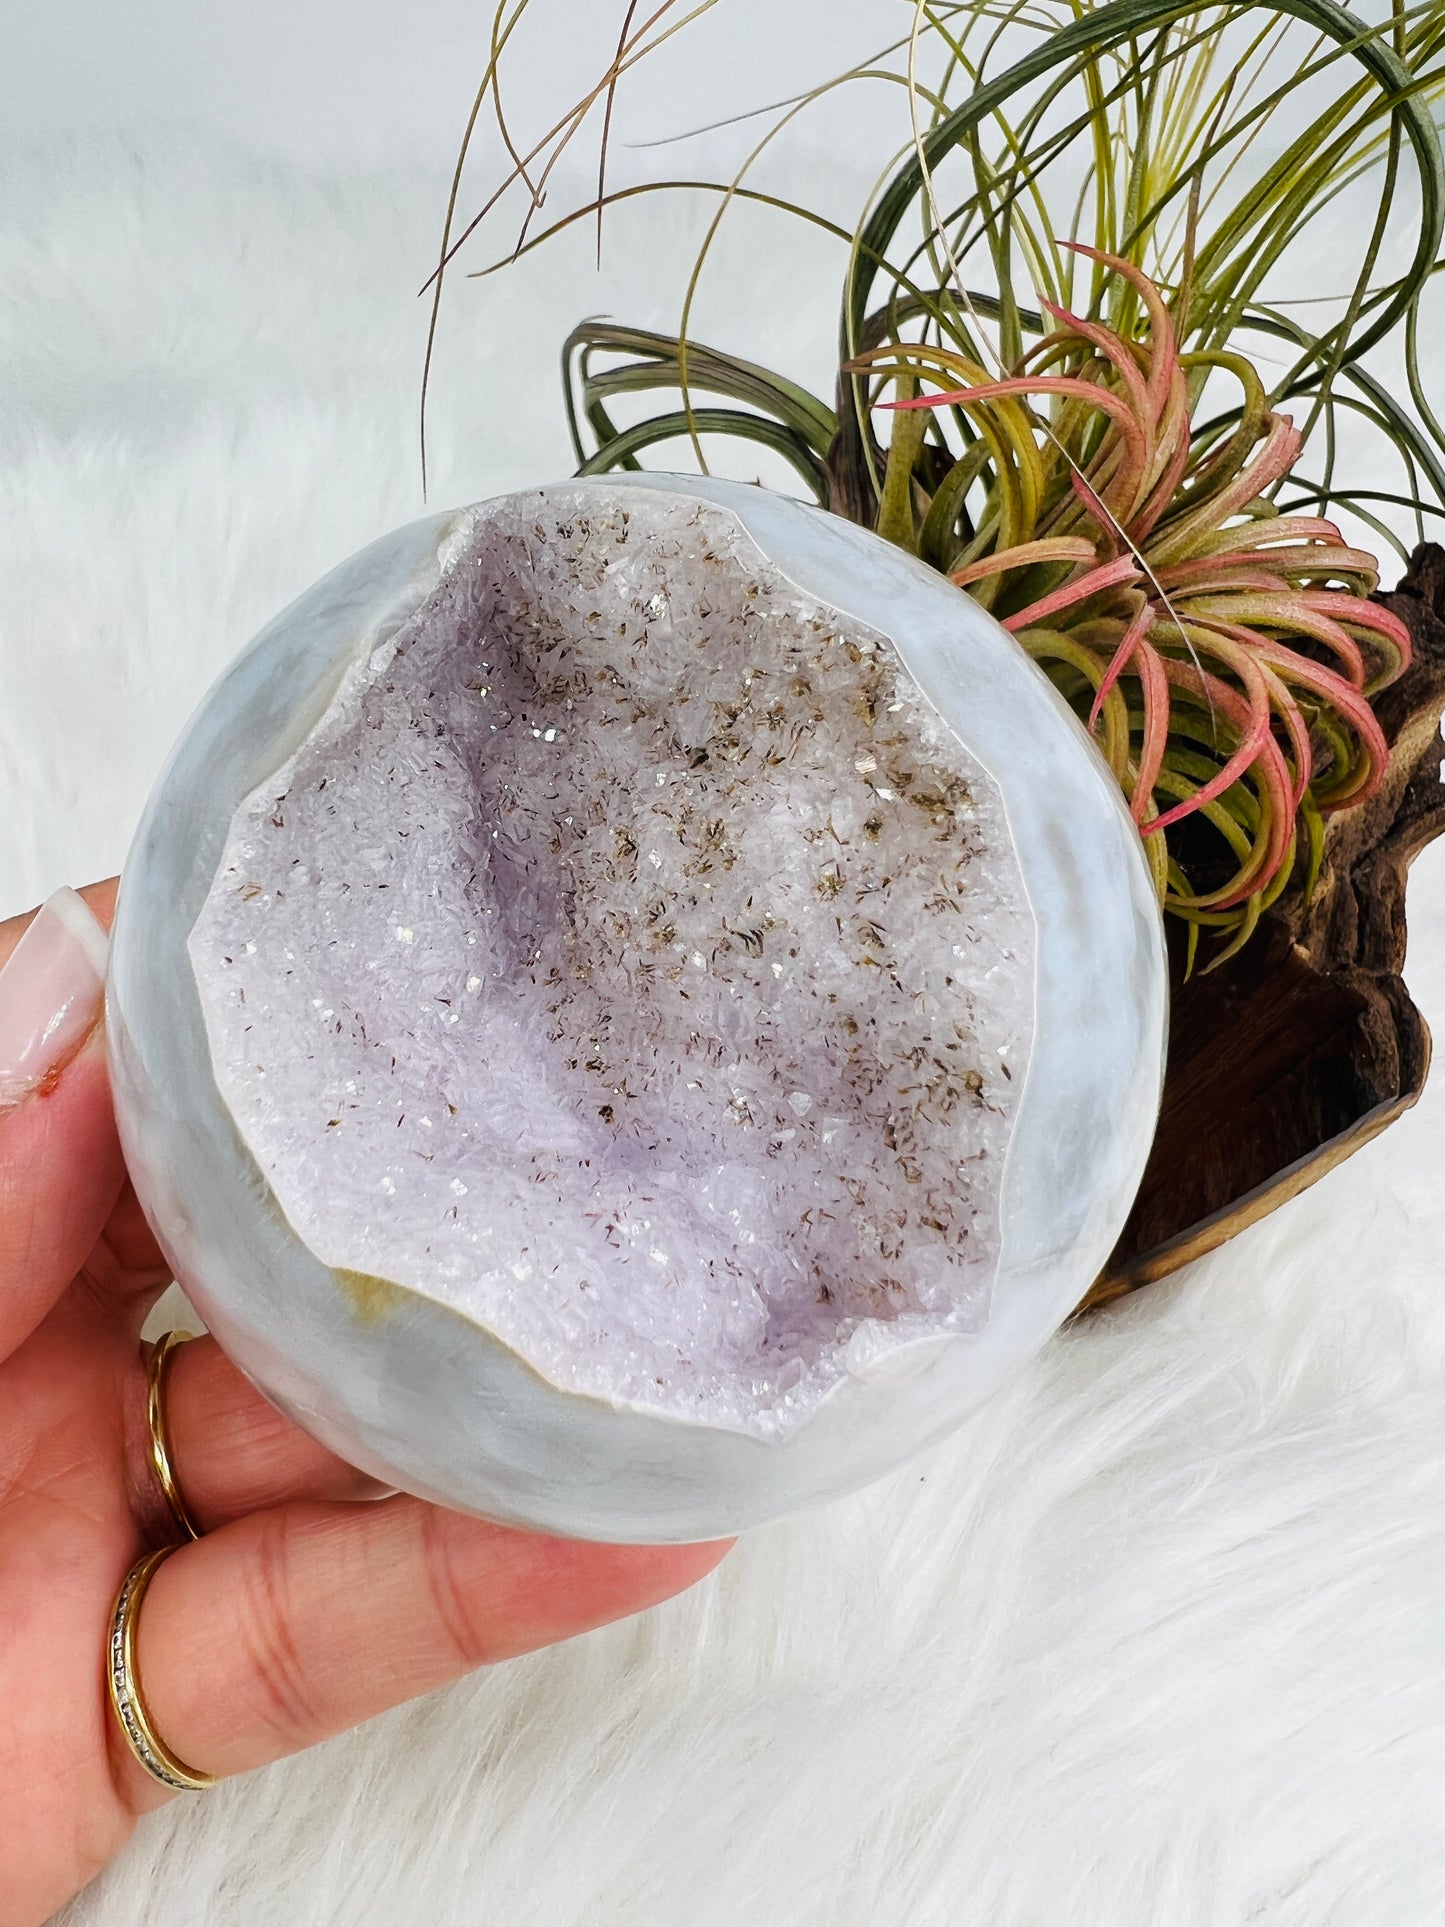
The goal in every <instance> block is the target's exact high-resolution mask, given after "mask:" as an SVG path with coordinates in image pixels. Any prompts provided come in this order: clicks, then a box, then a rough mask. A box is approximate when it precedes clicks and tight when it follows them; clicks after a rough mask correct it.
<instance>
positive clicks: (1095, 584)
mask: <svg viewBox="0 0 1445 1927" xmlns="http://www.w3.org/2000/svg"><path fill="white" fill-rule="evenodd" d="M1138 580H1139V565H1138V563H1137V562H1136V561H1135V560H1134V558H1133V556H1132V555H1121V556H1118V557H1116V559H1115V560H1114V561H1113V562H1106V563H1105V564H1104V565H1103V567H1102V568H1098V569H1090V570H1089V571H1088V572H1087V573H1086V574H1084V575H1081V576H1077V577H1075V579H1074V580H1073V581H1072V582H1066V583H1065V584H1064V586H1063V587H1062V588H1061V589H1054V590H1053V591H1051V593H1050V594H1048V595H1046V596H1040V598H1039V600H1038V601H1037V602H1031V603H1030V604H1029V606H1028V608H1027V609H1020V610H1019V611H1018V613H1017V614H1016V615H1011V616H1006V617H1005V618H1004V624H1003V626H1004V628H1005V629H1007V630H1009V631H1010V632H1011V633H1013V634H1015V635H1016V634H1017V633H1018V631H1019V630H1020V629H1032V628H1033V627H1034V626H1035V625H1036V624H1038V623H1040V622H1042V621H1043V619H1044V617H1045V616H1051V615H1055V614H1057V613H1058V611H1059V610H1060V609H1068V608H1072V607H1073V606H1074V604H1075V603H1079V602H1084V601H1087V600H1088V598H1089V597H1090V596H1096V595H1101V594H1102V593H1103V591H1104V590H1105V589H1117V588H1120V587H1122V586H1123V584H1125V583H1126V582H1137V581H1138Z"/></svg>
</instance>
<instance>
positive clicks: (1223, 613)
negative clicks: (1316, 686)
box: [1189, 590, 1365, 689]
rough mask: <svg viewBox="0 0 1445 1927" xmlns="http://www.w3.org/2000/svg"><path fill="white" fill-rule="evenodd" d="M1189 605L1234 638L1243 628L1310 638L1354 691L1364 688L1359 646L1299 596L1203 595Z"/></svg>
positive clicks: (1240, 634) (1203, 618) (1262, 632)
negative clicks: (1341, 668) (1336, 661)
mask: <svg viewBox="0 0 1445 1927" xmlns="http://www.w3.org/2000/svg"><path fill="white" fill-rule="evenodd" d="M1189 606H1190V608H1191V610H1192V611H1193V612H1194V613H1195V614H1196V615H1197V616H1198V617H1199V619H1200V621H1202V622H1210V621H1218V622H1222V623H1226V624H1228V625H1229V630H1228V633H1230V634H1231V635H1234V636H1236V637H1242V636H1243V635H1244V634H1245V631H1246V628H1247V629H1248V630H1249V631H1251V632H1253V631H1258V632H1259V633H1261V634H1267V633H1268V632H1269V631H1271V630H1283V631H1285V633H1286V634H1289V633H1290V632H1293V633H1294V634H1295V635H1300V636H1311V637H1313V639H1314V640H1315V641H1316V642H1318V643H1322V644H1323V645H1324V647H1325V648H1326V649H1329V650H1331V651H1333V653H1334V654H1335V655H1336V656H1337V657H1338V658H1339V660H1340V661H1341V662H1342V663H1343V664H1344V667H1345V675H1346V678H1347V680H1348V681H1349V682H1350V683H1351V684H1352V685H1353V687H1354V688H1356V689H1363V688H1364V686H1365V657H1364V652H1363V650H1362V649H1361V648H1360V645H1359V644H1358V643H1357V642H1356V641H1355V639H1354V637H1353V636H1352V635H1351V634H1350V633H1349V631H1348V630H1347V629H1342V628H1341V627H1340V625H1339V623H1337V622H1335V621H1333V620H1332V618H1331V617H1330V616H1329V615H1327V614H1325V613H1324V612H1323V611H1322V610H1321V609H1319V608H1318V607H1311V605H1310V604H1309V602H1308V601H1306V599H1305V597H1304V596H1302V595H1291V594H1289V593H1288V592H1281V591H1279V590H1273V591H1269V592H1266V593H1265V594H1263V595H1203V596H1196V597H1194V598H1192V599H1191V601H1190V605H1189Z"/></svg>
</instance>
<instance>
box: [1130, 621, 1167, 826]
mask: <svg viewBox="0 0 1445 1927" xmlns="http://www.w3.org/2000/svg"><path fill="white" fill-rule="evenodd" d="M1133 653H1134V660H1135V661H1136V662H1137V664H1138V666H1139V688H1140V693H1141V695H1142V697H1143V701H1144V735H1143V740H1142V742H1141V743H1140V745H1139V762H1138V767H1137V771H1136V774H1135V777H1134V793H1133V795H1132V796H1131V797H1130V799H1129V814H1130V815H1131V816H1132V817H1133V819H1134V821H1135V822H1136V823H1137V824H1139V825H1140V827H1141V828H1142V829H1144V830H1146V831H1147V830H1148V829H1149V828H1150V827H1151V824H1152V820H1153V816H1154V785H1155V784H1156V783H1157V782H1158V780H1159V772H1160V770H1161V769H1162V768H1163V767H1164V754H1165V751H1166V750H1167V749H1168V747H1169V676H1168V672H1167V670H1166V669H1165V667H1164V658H1163V657H1162V656H1161V655H1160V654H1159V651H1158V650H1157V649H1155V648H1154V647H1153V645H1152V644H1151V643H1150V641H1149V636H1148V630H1147V629H1145V630H1143V631H1141V633H1140V635H1139V637H1138V640H1137V641H1136V643H1135V645H1134V652H1133Z"/></svg>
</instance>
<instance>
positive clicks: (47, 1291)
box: [0, 882, 727, 1927]
mask: <svg viewBox="0 0 1445 1927" xmlns="http://www.w3.org/2000/svg"><path fill="white" fill-rule="evenodd" d="M84 894H85V897H86V898H87V899H88V901H89V903H90V905H91V906H92V909H93V910H94V912H95V913H96V915H98V916H99V918H100V919H101V921H102V923H104V924H106V925H108V923H109V918H110V909H111V904H112V902H113V900H114V883H113V882H112V883H109V884H99V885H95V886H93V887H92V888H91V889H90V890H88V891H87V892H85V893H84ZM29 922H30V920H29V919H27V918H16V919H13V920H12V921H11V922H9V923H6V924H0V966H5V964H6V959H7V958H10V959H11V961H10V963H9V964H8V966H7V967H5V968H3V971H0V1803H3V1813H4V1821H3V1833H4V1842H5V1844H4V1854H3V1859H4V1866H3V1878H0V1927H31V1923H35V1922H39V1921H41V1920H43V1919H45V1918H46V1917H47V1916H48V1915H49V1914H50V1913H51V1912H52V1911H53V1910H54V1909H55V1908H56V1907H58V1906H59V1905H60V1903H61V1902H62V1901H64V1900H65V1899H66V1898H67V1897H68V1896H69V1895H70V1894H72V1893H73V1892H75V1891H76V1889H78V1888H79V1887H82V1886H83V1885H84V1884H85V1882H86V1881H88V1880H89V1879H90V1878H91V1876H92V1875H93V1874H95V1873H96V1872H97V1871H98V1870H99V1869H100V1868H101V1867H102V1866H103V1865H104V1864H105V1862H106V1861H107V1860H109V1859H110V1857H111V1856H112V1855H113V1854H114V1853H116V1852H117V1851H118V1849H119V1848H120V1847H121V1846H122V1845H123V1844H124V1842H125V1840H126V1839H127V1837H128V1835H129V1834H130V1832H131V1829H132V1827H133V1826H134V1825H135V1822H136V1818H137V1816H138V1815H140V1814H142V1813H145V1812H147V1811H148V1810H149V1809H150V1808H152V1807H155V1806H158V1805H160V1804H161V1803H162V1802H163V1801H165V1800H167V1799H169V1798H173V1797H176V1796H173V1795H171V1794H168V1793H167V1791H166V1789H165V1788H164V1787H162V1786H161V1785H160V1784H158V1783H157V1782H156V1781H155V1780H153V1779H151V1778H150V1777H149V1775H147V1774H146V1773H145V1772H144V1770H143V1769H142V1768H141V1767H140V1766H139V1765H138V1764H137V1762H136V1761H135V1759H134V1758H133V1757H132V1755H131V1753H130V1752H129V1750H128V1748H127V1747H126V1744H125V1742H124V1740H123V1738H122V1737H121V1734H120V1731H119V1728H118V1726H117V1724H116V1721H115V1718H114V1715H113V1714H112V1712H111V1709H110V1705H109V1702H108V1699H107V1696H106V1688H105V1680H104V1666H103V1653H104V1648H105V1644H106V1640H107V1635H108V1631H109V1623H110V1613H111V1607H112V1603H113V1601H114V1598H115V1594H116V1590H117V1588H118V1586H119V1584H120V1581H121V1579H122V1577H123V1576H124V1574H125V1572H126V1571H127V1569H128V1568H129V1567H130V1565H131V1564H132V1563H133V1562H134V1561H135V1560H136V1559H137V1558H138V1557H139V1556H140V1555H141V1554H142V1552H144V1551H145V1550H146V1548H147V1546H150V1545H160V1544H165V1543H167V1542H168V1541H170V1540H172V1539H174V1538H175V1537H176V1536H177V1535H176V1532H175V1529H174V1527H173V1524H172V1522H171V1519H170V1515H169V1513H168V1511H167V1509H166V1507H165V1503H164V1500H163V1499H162V1497H161V1494H160V1492H159V1490H158V1488H157V1487H156V1485H155V1482H154V1477H153V1474H152V1472H151V1470H150V1464H149V1457H148V1450H147V1445H148V1433H147V1430H146V1419H145V1357H144V1356H143V1353H142V1348H141V1345H140V1330H141V1325H142V1323H143V1321H144V1319H145V1316H146V1313H147V1311H148V1310H149V1308H150V1306H151V1305H152V1303H153V1302H154V1301H155V1299H156V1297H157V1295H158V1294H159V1293H160V1292H161V1290H162V1289H163V1288H164V1286H165V1284H166V1282H167V1280H168V1277H169V1274H168V1272H167V1270H166V1267H165V1263H164V1260H163V1259H162V1257H161V1255H160V1252H159V1251H158V1250H157V1248H156V1245H155V1243H154V1241H153V1240H152V1238H151V1235H150V1233H149V1231H148V1229H147V1227H146V1224H145V1221H144V1219H143V1217H142V1216H141V1212H140V1209H139V1206H138V1205H137V1203H136V1199H135V1194H134V1193H133V1191H132V1190H131V1188H130V1185H129V1183H128V1182H127V1179H126V1172H125V1166H124V1163H123V1160H122V1158H121V1152H120V1146H119V1144H118V1142H117V1139H116V1131H115V1120H114V1117H113V1115H112V1111H111V1102H110V1091H109V1087H108V1085H107V1082H106V1071H105V1054H104V1047H103V1039H102V1036H101V985H100V978H99V975H98V967H99V966H100V965H101V963H102V961H103V957H104V945H105V937H104V932H103V930H102V928H101V924H99V923H97V922H96V921H95V919H94V917H92V916H91V914H90V912H89V911H87V909H86V908H85V905H84V904H83V903H82V901H81V898H80V897H79V896H77V895H75V893H73V892H64V893H62V894H61V896H60V897H59V898H58V899H52V900H51V904H50V905H48V906H47V907H46V909H45V910H44V911H42V912H41V913H40V916H39V918H38V920H37V921H36V922H35V924H34V926H33V928H32V929H31V930H30V931H29V932H28V933H27V929H26V926H27V924H28V923H29ZM22 935H24V936H25V942H24V945H23V947H22V948H17V946H19V945H20V941H21V938H22ZM166 1408H167V1419H168V1422H169V1430H170V1441H171V1447H172V1451H173V1454H174V1462H175V1466H176V1470H177V1473H178V1476H179V1478H180V1481H181V1484H182V1487H183V1490H184V1493H185V1497H186V1501H187V1504H188V1506H189V1507H190V1509H191V1511H192V1513H193V1514H194V1515H195V1518H196V1521H197V1524H198V1525H199V1526H200V1527H201V1528H202V1530H203V1531H204V1533H205V1536H204V1537H203V1538H202V1539H200V1540H198V1541H197V1542H196V1543H195V1544H193V1545H187V1546H186V1547H185V1548H184V1549H183V1550H182V1551H180V1552H178V1553H177V1554H176V1555H175V1556H174V1557H173V1558H171V1559H168V1560H167V1561H166V1563H165V1564H164V1566H162V1567H161V1569H160V1570H159V1572H158V1573H157V1574H156V1577H155V1580H154V1582H153V1584H152V1586H151V1589H150V1591H149V1593H148V1594H147V1595H146V1599H145V1605H144V1609H143V1612H142V1614H141V1618H140V1631H139V1650H138V1666H139V1671H140V1676H141V1679H142V1681H143V1684H144V1689H145V1697H146V1701H147V1703H148V1706H149V1708H150V1712H151V1715H152V1717H153V1719H154V1722H155V1726H156V1729H157V1731H158V1732H159V1733H160V1734H161V1735H162V1736H163V1738H164V1739H165V1741H166V1743H167V1745H168V1746H169V1747H170V1748H171V1749H172V1751H173V1752H174V1753H176V1754H177V1755H178V1756H179V1757H180V1758H181V1759H183V1760H185V1761H187V1762H188V1763H189V1764H191V1765H192V1766H194V1767H195V1768H197V1769H198V1770H200V1771H202V1772H206V1773H212V1774H217V1775H221V1774H231V1773H244V1772H245V1771H246V1770H247V1769H248V1768H250V1767H254V1766H263V1765H265V1764H266V1763H267V1762H268V1761H270V1760H275V1759H279V1758H280V1757H281V1756H282V1755H283V1754H287V1753H294V1752H297V1751H299V1750H300V1749H301V1748H302V1747H306V1746H310V1745H312V1744H314V1743H315V1742H316V1741H317V1740H321V1739H324V1738H326V1737H327V1736H328V1735H329V1734H332V1733H336V1732H339V1731H341V1730H342V1729H343V1728H345V1727H348V1726H352V1725H354V1724H356V1723H357V1722H358V1721H360V1720H364V1719H368V1718H369V1717H370V1716H371V1715H372V1714H374V1713H379V1712H381V1711H382V1710H383V1709H384V1708H386V1707H389V1706H394V1705H396V1704H397V1702H398V1701H401V1700H405V1699H409V1698H411V1697H413V1696H414V1695H416V1694H418V1693H426V1692H429V1691H430V1690H431V1689H432V1688H433V1687H436V1686H440V1685H442V1684H444V1683H445V1682H446V1681H448V1680H451V1679H455V1678H457V1677H458V1676H459V1675H460V1674H462V1673H465V1672H468V1671H470V1670H471V1669H473V1668H475V1667H478V1666H482V1665H486V1664H488V1663H489V1662H490V1661H492V1660H498V1659H506V1658H509V1657H511V1656H512V1655H514V1654H517V1653H523V1652H528V1651H530V1650H531V1649H532V1648H534V1647H538V1646H546V1645H550V1644H552V1643H553V1642H554V1641H557V1640H561V1639H567V1638H570V1637H571V1635H572V1634H574V1633H579V1632H583V1631H585V1630H587V1629H588V1628H589V1627H593V1626H598V1625H601V1624H603V1623H604V1622H605V1621H607V1620H611V1619H617V1618H620V1617H622V1616H623V1615H624V1614H627V1613H634V1612H638V1611H640V1610H641V1609H642V1608H643V1607H645V1606H650V1605H652V1604H654V1603H655V1602H656V1601H658V1600H660V1599H665V1598H667V1597H668V1596H669V1595H670V1594H672V1593H675V1592H678V1591H680V1590H681V1589H682V1588H683V1587H684V1586H687V1585H690V1584H691V1583H692V1581H693V1580H695V1579H698V1578H700V1577H701V1576H702V1575H703V1574H704V1573H706V1572H708V1571H710V1570H711V1569H712V1567H713V1566H715V1565H716V1564H717V1562H718V1560H719V1559H720V1558H721V1557H722V1555H723V1553H724V1552H725V1551H726V1549H727V1548H726V1546H725V1545H723V1544H716V1545H701V1546H671V1547H636V1546H601V1545H586V1544H579V1543H575V1542H572V1541H567V1540H558V1539H547V1538H541V1537H538V1536H536V1535H534V1534H531V1533H525V1532H514V1531H509V1530H506V1529H504V1528H502V1527H500V1526H491V1525H486V1524H484V1523H483V1522H481V1521H480V1520H476V1519H470V1518H464V1517H462V1516H461V1515H460V1514H457V1513H450V1512H445V1511H442V1510H440V1509H439V1508H438V1507H436V1506H431V1505H424V1504H422V1502H421V1501H420V1500H417V1499H412V1498H408V1497H405V1496H393V1497H388V1498H379V1499H378V1498H377V1497H376V1488H375V1487H374V1486H372V1485H371V1483H370V1482H369V1481H368V1480H367V1479H365V1478H364V1477H363V1476H362V1475H361V1474H360V1473H358V1472H356V1471H354V1470H353V1469H352V1468H351V1467H350V1466H347V1465H344V1464H343V1463H342V1462H341V1461H340V1460H339V1459H337V1458H334V1457H333V1456H332V1455H331V1454H330V1453H329V1452H326V1451H324V1450H323V1449H322V1447H320V1446H319V1445H317V1444H316V1443H315V1442H314V1441H313V1440H311V1439H310V1438H308V1437H307V1436H306V1435H305V1434H304V1433H302V1432H300V1431H298V1430H297V1429H296V1427H295V1426H293V1425H292V1424H291V1423H290V1421H289V1420H287V1419H284V1418H283V1417H282V1416H281V1415H280V1414H279V1413H278V1412H276V1411H274V1410H273V1409H272V1407H271V1406H269V1405H268V1404H267V1403H266V1402H265V1400H264V1399H263V1398H262V1397H261V1396H260V1394H259V1393H258V1392H256V1391H255V1390H254V1389H253V1388H252V1387H251V1386H250V1385H249V1384H248V1383H247V1381H246V1380H245V1379H244V1378H243V1377H242V1376H241V1374H240V1373H239V1372H238V1371H236V1370H235V1368H234V1367H233V1366H231V1365H230V1364H228V1363H227V1361H226V1359H225V1358H224V1357H222V1355H221V1353H220V1351H219V1350H218V1349H217V1347H216V1345H215V1343H214V1341H213V1340H211V1339H209V1338H207V1339H202V1340H199V1341H198V1342H197V1343H195V1344H191V1345H185V1346H182V1347H181V1348H180V1349H179V1350H178V1351H177V1352H176V1353H175V1354H174V1356H173V1358H172V1360H171V1362H170V1366H169V1368H168V1374H167V1399H166ZM358 1501H370V1502H368V1503H358ZM181 1797H184V1798H190V1799H203V1798H204V1797H205V1796H204V1794H187V1795H184V1796H181Z"/></svg>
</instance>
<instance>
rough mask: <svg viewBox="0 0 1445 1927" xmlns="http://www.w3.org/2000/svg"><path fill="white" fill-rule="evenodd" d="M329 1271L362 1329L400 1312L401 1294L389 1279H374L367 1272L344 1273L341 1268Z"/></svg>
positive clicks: (402, 1293) (340, 1266)
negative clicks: (349, 1302) (363, 1326)
mask: <svg viewBox="0 0 1445 1927" xmlns="http://www.w3.org/2000/svg"><path fill="white" fill-rule="evenodd" d="M332 1271H333V1275H334V1276H335V1279H336V1282H337V1284H338V1285H340V1287H341V1289H342V1290H343V1291H344V1292H345V1293H346V1295H347V1297H348V1298H349V1299H350V1300H351V1303H352V1307H353V1309H354V1310H355V1312H356V1315H357V1317H358V1318H359V1319H360V1321H361V1323H362V1324H363V1325H377V1324H380V1322H381V1320H382V1319H383V1318H385V1317H387V1315H388V1314H389V1313H391V1312H394V1311H397V1310H398V1309H399V1308H400V1306H401V1302H402V1299H403V1298H404V1296H405V1293H404V1292H403V1291H402V1288H401V1286H400V1285H394V1284H393V1283H392V1282H391V1280H390V1278H377V1277H375V1276H373V1274H372V1273H371V1272H369V1271H348V1270H347V1269H346V1268H345V1266H343V1265H335V1266H333V1267H332Z"/></svg>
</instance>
